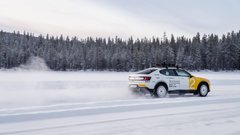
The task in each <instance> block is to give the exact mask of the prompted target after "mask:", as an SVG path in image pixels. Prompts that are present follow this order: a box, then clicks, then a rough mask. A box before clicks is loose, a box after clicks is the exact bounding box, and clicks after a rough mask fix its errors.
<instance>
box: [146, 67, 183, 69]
mask: <svg viewBox="0 0 240 135" xmlns="http://www.w3.org/2000/svg"><path fill="white" fill-rule="evenodd" d="M148 69H159V70H162V69H181V68H176V67H151V68H148Z"/></svg>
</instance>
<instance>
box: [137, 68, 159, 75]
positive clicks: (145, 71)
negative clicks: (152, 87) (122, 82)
mask: <svg viewBox="0 0 240 135" xmlns="http://www.w3.org/2000/svg"><path fill="white" fill-rule="evenodd" d="M156 70H157V69H145V70H142V71H139V72H138V73H137V74H146V75H147V74H151V73H152V72H154V71H156Z"/></svg>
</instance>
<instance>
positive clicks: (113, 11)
mask: <svg viewBox="0 0 240 135" xmlns="http://www.w3.org/2000/svg"><path fill="white" fill-rule="evenodd" d="M0 29H2V30H4V31H10V32H12V31H14V30H16V31H24V30H25V31H28V32H32V33H35V35H37V34H44V35H45V34H46V33H49V34H51V35H55V36H57V35H60V34H63V35H64V36H67V35H69V36H77V37H80V38H84V37H87V36H93V37H96V36H97V37H108V36H111V37H115V36H119V37H123V38H126V37H129V36H131V35H133V37H145V36H146V37H152V36H158V37H161V36H162V35H163V33H164V32H166V33H167V35H170V34H174V35H185V36H187V37H191V36H193V35H195V34H196V33H197V32H200V33H206V34H209V33H215V34H223V33H226V32H230V31H232V30H234V31H239V30H240V0H0Z"/></svg>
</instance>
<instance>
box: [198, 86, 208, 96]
mask: <svg viewBox="0 0 240 135" xmlns="http://www.w3.org/2000/svg"><path fill="white" fill-rule="evenodd" d="M198 92H199V96H201V97H206V96H207V94H208V92H209V89H208V86H207V85H206V84H202V85H201V86H200V87H199V90H198Z"/></svg>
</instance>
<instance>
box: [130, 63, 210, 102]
mask: <svg viewBox="0 0 240 135" xmlns="http://www.w3.org/2000/svg"><path fill="white" fill-rule="evenodd" d="M129 88H130V89H131V90H132V91H134V92H140V93H150V94H151V95H153V96H156V97H165V96H166V95H167V94H169V93H178V94H185V93H193V94H194V95H199V96H201V97H205V96H207V95H208V92H210V81H209V80H208V79H205V78H200V77H195V76H193V75H191V74H190V73H188V72H187V71H185V70H183V69H180V68H175V67H172V68H168V67H165V68H148V69H145V70H142V71H139V72H137V73H136V74H133V75H130V76H129Z"/></svg>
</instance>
